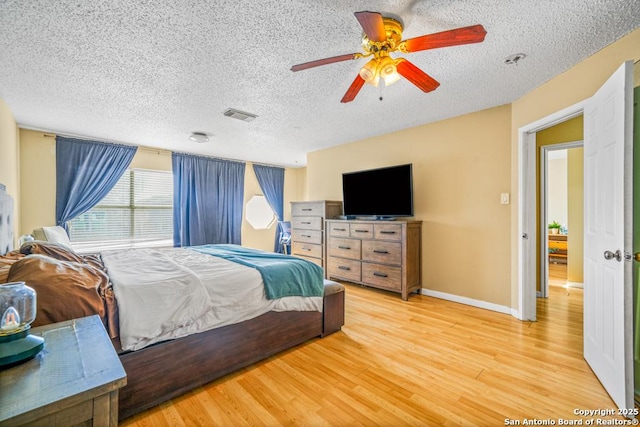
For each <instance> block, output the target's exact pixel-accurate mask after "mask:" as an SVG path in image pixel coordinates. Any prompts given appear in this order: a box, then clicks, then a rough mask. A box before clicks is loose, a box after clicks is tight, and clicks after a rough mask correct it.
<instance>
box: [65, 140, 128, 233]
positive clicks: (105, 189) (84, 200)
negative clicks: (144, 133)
mask: <svg viewBox="0 0 640 427" xmlns="http://www.w3.org/2000/svg"><path fill="white" fill-rule="evenodd" d="M136 150H137V147H132V146H127V145H119V144H109V143H105V142H97V141H84V140H80V139H73V138H64V137H60V136H59V137H56V223H57V224H58V225H60V226H62V227H64V229H65V230H67V221H70V220H72V219H73V218H75V217H77V216H78V215H81V214H83V213H85V212H86V211H88V210H89V209H91V208H92V207H94V206H95V205H96V204H97V203H98V202H99V201H100V200H102V199H103V198H104V197H105V196H106V195H107V194H108V193H109V191H111V189H112V188H113V186H114V185H116V183H117V182H118V180H119V179H120V177H121V176H122V174H123V173H124V172H125V171H126V170H127V168H128V167H129V164H130V163H131V160H132V159H133V156H134V155H135V154H136Z"/></svg>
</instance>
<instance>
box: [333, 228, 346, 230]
mask: <svg viewBox="0 0 640 427" xmlns="http://www.w3.org/2000/svg"><path fill="white" fill-rule="evenodd" d="M333 231H347V229H346V228H334V229H333Z"/></svg>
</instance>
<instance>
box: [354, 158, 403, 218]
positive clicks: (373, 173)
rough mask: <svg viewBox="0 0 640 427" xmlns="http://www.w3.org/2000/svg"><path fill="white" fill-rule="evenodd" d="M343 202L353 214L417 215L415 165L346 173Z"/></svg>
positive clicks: (361, 215)
mask: <svg viewBox="0 0 640 427" xmlns="http://www.w3.org/2000/svg"><path fill="white" fill-rule="evenodd" d="M342 203H343V209H344V214H345V215H346V216H349V217H351V216H355V217H371V218H373V217H375V218H376V219H386V218H395V217H408V216H413V176H412V170H411V164H407V165H398V166H391V167H385V168H380V169H369V170H363V171H357V172H348V173H343V174H342Z"/></svg>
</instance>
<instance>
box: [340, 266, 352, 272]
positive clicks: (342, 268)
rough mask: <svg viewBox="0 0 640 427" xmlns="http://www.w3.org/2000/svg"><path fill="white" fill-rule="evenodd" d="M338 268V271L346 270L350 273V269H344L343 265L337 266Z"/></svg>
mask: <svg viewBox="0 0 640 427" xmlns="http://www.w3.org/2000/svg"><path fill="white" fill-rule="evenodd" d="M338 268H339V269H340V270H347V271H351V267H345V266H344V265H339V266H338Z"/></svg>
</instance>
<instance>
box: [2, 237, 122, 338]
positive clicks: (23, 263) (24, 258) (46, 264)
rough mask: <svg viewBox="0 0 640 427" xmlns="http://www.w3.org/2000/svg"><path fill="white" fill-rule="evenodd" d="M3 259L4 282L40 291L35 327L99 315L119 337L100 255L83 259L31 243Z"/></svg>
mask: <svg viewBox="0 0 640 427" xmlns="http://www.w3.org/2000/svg"><path fill="white" fill-rule="evenodd" d="M16 252H17V251H14V252H12V253H9V254H7V255H6V256H4V257H0V274H2V272H3V271H4V270H5V269H6V268H7V267H9V269H8V273H7V274H6V277H3V276H2V275H0V283H4V282H25V283H26V284H27V286H30V287H31V288H33V289H34V290H35V291H36V306H37V312H36V319H35V321H34V322H33V323H32V326H40V325H46V324H49V323H56V322H62V321H64V320H70V319H75V318H78V317H84V316H90V315H93V314H97V315H99V316H100V317H101V318H102V319H103V322H104V324H105V327H106V328H107V330H108V332H109V335H110V336H111V338H115V337H116V336H117V335H118V310H117V304H116V300H115V296H114V294H113V288H112V286H111V283H110V282H109V277H108V276H107V274H106V272H105V269H104V266H103V264H102V261H101V260H100V257H99V256H96V255H88V256H82V255H79V254H77V253H75V252H73V251H72V250H70V249H68V248H66V247H64V246H62V245H58V244H54V243H48V242H27V243H25V244H23V245H22V247H21V248H20V253H16Z"/></svg>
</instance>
